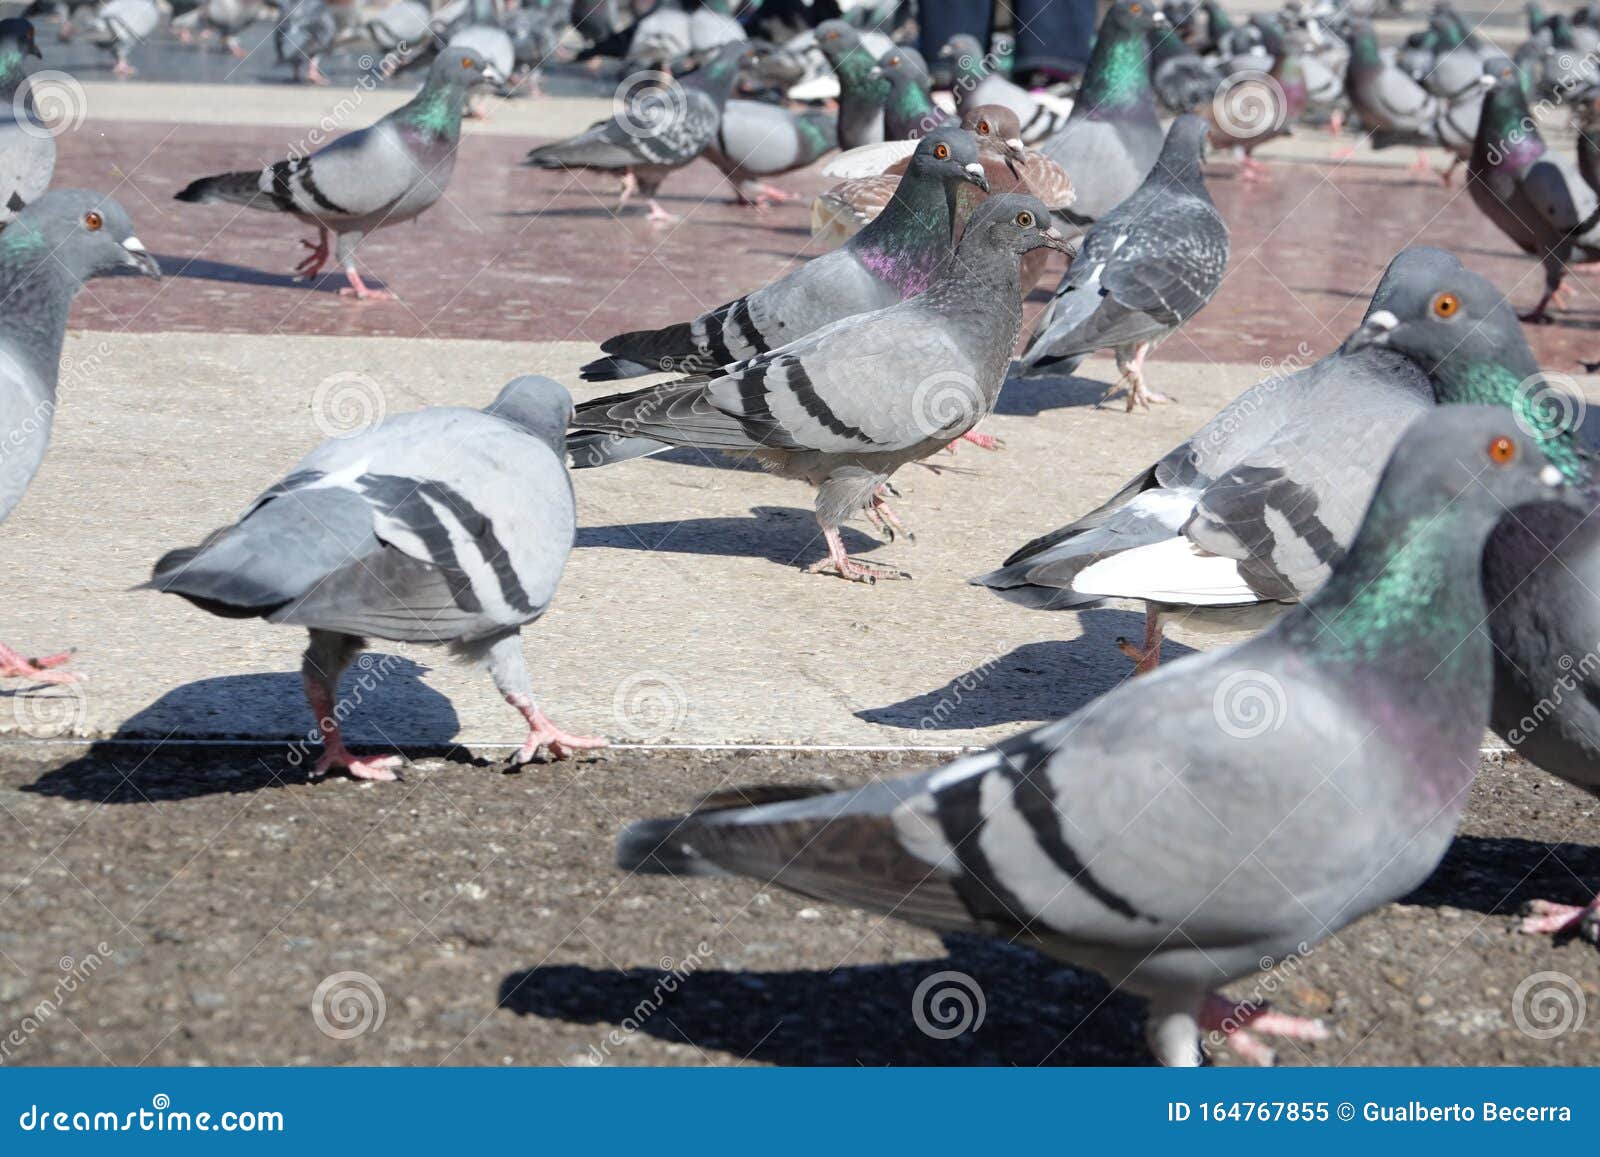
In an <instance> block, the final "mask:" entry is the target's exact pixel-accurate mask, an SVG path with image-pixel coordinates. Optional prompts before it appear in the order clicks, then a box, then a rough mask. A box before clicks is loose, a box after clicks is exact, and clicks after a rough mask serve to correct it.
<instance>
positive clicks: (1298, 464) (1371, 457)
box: [972, 246, 1512, 671]
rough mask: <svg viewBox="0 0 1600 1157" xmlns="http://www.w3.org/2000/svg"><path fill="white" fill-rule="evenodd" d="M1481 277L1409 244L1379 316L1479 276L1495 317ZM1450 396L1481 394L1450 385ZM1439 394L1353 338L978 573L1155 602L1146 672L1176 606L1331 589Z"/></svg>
mask: <svg viewBox="0 0 1600 1157" xmlns="http://www.w3.org/2000/svg"><path fill="white" fill-rule="evenodd" d="M1473 277H1474V275H1470V274H1468V273H1467V271H1466V270H1465V269H1464V268H1463V267H1462V265H1461V262H1460V261H1458V260H1457V259H1456V258H1455V256H1454V255H1453V254H1450V253H1447V252H1445V251H1444V250H1441V249H1431V248H1427V247H1425V246H1418V247H1415V248H1411V249H1407V250H1404V251H1403V252H1401V253H1400V254H1399V255H1398V256H1397V257H1396V258H1395V259H1394V260H1393V261H1391V262H1390V263H1389V268H1388V269H1387V270H1385V271H1384V274H1383V278H1382V279H1381V280H1380V281H1379V283H1378V287H1377V289H1376V291H1375V292H1374V293H1373V295H1372V301H1371V304H1370V305H1369V307H1368V310H1367V314H1366V316H1367V318H1369V319H1370V318H1372V317H1375V316H1380V315H1387V313H1388V310H1389V307H1390V306H1391V305H1394V304H1396V303H1397V302H1398V301H1399V300H1401V298H1402V296H1403V292H1404V290H1405V288H1406V287H1408V286H1412V285H1417V286H1422V287H1425V288H1427V289H1435V290H1436V289H1437V287H1440V286H1444V285H1454V286H1457V287H1461V286H1463V285H1464V282H1466V281H1468V280H1471V281H1472V286H1473V289H1474V292H1475V293H1476V294H1479V295H1482V296H1483V297H1484V299H1485V304H1484V306H1483V312H1484V313H1485V315H1487V314H1488V313H1492V312H1493V309H1492V308H1491V307H1490V306H1489V305H1488V301H1489V299H1491V298H1492V299H1496V300H1498V298H1499V295H1498V293H1497V292H1496V291H1495V290H1494V288H1493V286H1490V285H1488V284H1487V282H1483V281H1482V279H1476V280H1472V279H1473ZM1354 340H1355V339H1354V338H1352V341H1354ZM1445 398H1446V399H1448V400H1463V399H1464V398H1465V399H1474V398H1475V395H1473V394H1472V393H1471V392H1469V391H1465V390H1452V391H1447V392H1446V394H1445ZM1479 400H1481V399H1479ZM1504 400H1505V401H1506V402H1507V404H1509V403H1510V401H1511V400H1512V395H1511V394H1509V393H1508V394H1505V395H1504ZM1434 403H1435V394H1434V391H1433V388H1432V386H1431V385H1430V383H1429V380H1428V377H1427V375H1426V373H1425V372H1423V371H1422V370H1421V369H1420V368H1418V367H1417V366H1416V365H1415V364H1414V363H1413V362H1412V361H1410V359H1408V358H1406V357H1404V356H1403V355H1400V354H1398V353H1395V352H1393V351H1390V350H1386V349H1383V348H1381V347H1379V346H1376V345H1373V344H1371V343H1370V342H1369V343H1367V344H1366V345H1364V346H1363V347H1362V348H1360V349H1352V348H1349V347H1348V346H1347V347H1346V348H1343V349H1341V350H1338V351H1336V352H1334V353H1332V354H1329V355H1328V356H1327V357H1325V358H1323V359H1321V360H1320V361H1318V362H1315V363H1314V364H1312V365H1310V366H1308V367H1305V368H1303V369H1295V370H1293V371H1292V372H1289V373H1287V374H1277V375H1274V376H1272V377H1269V378H1267V379H1265V380H1264V381H1262V382H1259V383H1258V384H1256V385H1255V386H1252V387H1251V388H1250V389H1248V390H1246V391H1245V392H1244V393H1243V394H1241V395H1240V396H1239V397H1238V398H1235V399H1234V400H1233V401H1232V402H1231V403H1229V404H1228V405H1227V406H1226V407H1224V408H1223V410H1222V411H1221V412H1220V413H1218V414H1217V415H1216V416H1215V417H1213V418H1212V419H1211V420H1210V421H1209V422H1207V423H1206V424H1205V425H1204V426H1202V427H1201V428H1200V429H1199V430H1198V431H1197V432H1196V433H1195V434H1194V435H1193V436H1192V437H1190V438H1189V439H1188V440H1187V441H1186V442H1183V443H1182V444H1180V445H1179V446H1177V447H1175V448H1174V449H1173V450H1171V451H1170V452H1169V453H1167V454H1166V455H1164V456H1163V457H1162V458H1161V460H1160V461H1158V462H1156V463H1155V464H1154V465H1152V466H1150V467H1149V468H1148V469H1146V470H1143V471H1141V472H1140V473H1139V474H1138V475H1137V476H1135V477H1134V478H1133V479H1132V480H1131V481H1129V482H1128V484H1127V485H1125V486H1123V487H1122V488H1121V489H1120V490H1118V491H1117V493H1116V494H1114V495H1112V496H1111V498H1109V499H1108V500H1107V501H1106V502H1104V503H1103V504H1101V505H1100V506H1099V507H1098V508H1097V509H1095V510H1093V511H1091V512H1089V513H1088V514H1086V515H1084V516H1083V517H1081V518H1079V519H1077V520H1076V521H1074V522H1071V523H1069V524H1068V525H1066V526H1063V527H1061V528H1060V529H1058V530H1054V531H1052V532H1050V533H1049V534H1046V535H1043V536H1041V537H1039V538H1036V539H1034V540H1033V541H1032V542H1029V543H1027V544H1026V545H1024V546H1022V547H1020V548H1019V549H1017V550H1016V551H1015V552H1013V553H1012V555H1011V556H1010V557H1009V558H1007V559H1006V560H1005V562H1004V563H1003V564H1002V565H1001V567H1000V569H998V570H996V571H993V572H991V573H989V574H986V575H982V576H980V577H979V578H976V579H973V580H972V582H973V583H974V584H975V585H978V586H985V587H988V588H989V589H990V590H992V591H994V593H995V594H997V595H999V596H1000V597H1001V598H1003V599H1005V600H1007V601H1008V602H1013V603H1017V604H1019V605H1021V606H1025V607H1033V608H1038V609H1043V610H1084V609H1087V608H1089V607H1093V606H1096V605H1098V604H1100V603H1101V602H1102V601H1103V600H1104V599H1107V598H1114V599H1135V600H1141V601H1143V602H1144V603H1145V604H1146V612H1145V633H1144V640H1143V643H1142V644H1141V645H1139V646H1135V645H1134V644H1132V643H1129V642H1126V641H1124V640H1118V645H1119V647H1121V648H1122V650H1123V652H1124V653H1125V654H1127V655H1128V657H1129V658H1132V659H1134V660H1135V661H1136V662H1137V664H1138V670H1140V671H1147V670H1150V669H1151V668H1153V667H1154V666H1156V665H1157V664H1158V663H1159V662H1160V657H1161V641H1162V633H1163V623H1164V621H1165V620H1166V619H1168V618H1171V617H1178V618H1180V619H1181V620H1182V621H1183V622H1184V623H1185V624H1186V625H1187V626H1189V627H1191V628H1194V629H1198V630H1210V629H1222V630H1233V629H1238V628H1241V627H1246V628H1247V627H1255V626H1259V625H1261V624H1262V623H1264V622H1268V621H1270V620H1271V619H1272V618H1274V617H1276V616H1277V615H1278V614H1280V613H1281V612H1282V611H1283V609H1284V608H1285V607H1286V606H1288V605H1290V604H1293V603H1296V602H1299V601H1300V600H1301V599H1302V598H1303V597H1305V596H1306V595H1307V594H1309V593H1310V592H1312V591H1313V590H1315V589H1316V588H1317V587H1318V586H1320V585H1321V584H1322V582H1323V581H1324V580H1325V579H1326V578H1327V575H1328V568H1329V567H1330V566H1332V565H1333V564H1334V563H1336V562H1337V561H1338V560H1339V558H1340V557H1342V555H1343V552H1344V549H1345V547H1346V546H1347V545H1348V544H1349V542H1350V540H1351V539H1352V538H1353V537H1354V534H1355V530H1356V527H1357V526H1358V525H1359V523H1360V519H1361V514H1362V512H1363V511H1364V510H1365V508H1366V505H1367V502H1368V501H1369V500H1370V499H1371V497H1372V487H1373V485H1374V484H1375V482H1376V479H1377V477H1378V473H1379V471H1380V470H1381V469H1382V467H1383V463H1384V462H1385V461H1386V460H1387V459H1388V457H1389V454H1390V452H1391V451H1392V450H1393V449H1394V446H1395V443H1396V441H1397V440H1398V439H1399V437H1400V434H1401V432H1402V430H1403V429H1404V428H1405V427H1406V425H1407V423H1409V422H1410V421H1412V420H1413V419H1414V418H1415V417H1416V416H1417V415H1418V414H1420V413H1422V412H1424V411H1426V410H1427V409H1429V408H1430V407H1432V406H1433V405H1434Z"/></svg>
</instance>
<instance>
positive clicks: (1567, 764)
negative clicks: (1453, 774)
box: [1368, 285, 1600, 943]
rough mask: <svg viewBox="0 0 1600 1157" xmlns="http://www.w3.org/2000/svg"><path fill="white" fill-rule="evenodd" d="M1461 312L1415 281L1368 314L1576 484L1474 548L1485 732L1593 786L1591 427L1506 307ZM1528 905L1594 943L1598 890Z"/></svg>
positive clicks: (1398, 348)
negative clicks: (1575, 504)
mask: <svg viewBox="0 0 1600 1157" xmlns="http://www.w3.org/2000/svg"><path fill="white" fill-rule="evenodd" d="M1441 305H1444V306H1445V309H1444V311H1443V313H1442V314H1441V310H1440V306H1441ZM1473 314H1474V311H1473V310H1472V309H1471V307H1470V305H1469V306H1467V307H1465V308H1464V307H1463V306H1462V305H1459V304H1457V305H1452V304H1450V300H1449V298H1448V297H1444V296H1441V294H1440V293H1439V292H1438V291H1437V287H1435V286H1428V285H1419V286H1418V287H1416V289H1415V290H1413V291H1412V292H1410V293H1402V294H1398V295H1396V296H1395V299H1394V300H1393V301H1392V302H1391V303H1390V309H1389V311H1387V313H1386V316H1384V317H1382V318H1377V319H1369V322H1368V325H1369V327H1371V329H1370V339H1371V340H1372V341H1373V342H1374V343H1375V344H1376V345H1378V346H1380V347H1382V348H1385V349H1387V350H1392V351H1395V352H1398V353H1402V354H1405V355H1406V356H1407V357H1408V358H1410V359H1411V360H1412V361H1413V363H1414V364H1416V365H1417V366H1418V367H1420V368H1421V369H1422V370H1424V371H1425V372H1426V373H1427V374H1428V375H1429V377H1430V378H1431V380H1432V381H1433V383H1434V388H1435V389H1436V390H1437V391H1439V392H1440V394H1441V395H1447V394H1451V393H1454V394H1457V395H1466V396H1474V395H1477V396H1483V395H1489V396H1496V395H1498V396H1500V397H1505V396H1507V395H1509V396H1510V398H1511V399H1512V402H1511V404H1512V406H1513V408H1514V410H1515V414H1516V419H1517V422H1518V424H1519V425H1520V426H1521V427H1522V428H1523V429H1524V430H1527V431H1530V432H1532V433H1534V434H1536V435H1538V436H1539V438H1540V439H1541V444H1542V446H1543V448H1544V451H1545V453H1546V454H1547V455H1548V456H1549V457H1550V458H1551V460H1552V461H1554V462H1555V463H1556V464H1557V465H1558V466H1559V467H1560V468H1561V470H1562V472H1563V473H1564V474H1565V475H1566V476H1567V478H1568V480H1569V481H1572V482H1574V483H1577V484H1579V485H1584V486H1587V487H1588V489H1587V491H1586V497H1587V505H1586V506H1585V508H1584V509H1583V510H1582V511H1574V510H1569V509H1566V508H1563V507H1546V506H1540V507H1535V508H1532V509H1529V510H1519V511H1515V512H1514V514H1513V516H1508V517H1506V518H1505V519H1503V520H1502V521H1501V524H1500V525H1499V526H1498V527H1497V528H1496V529H1495V532H1494V534H1493V535H1491V536H1490V538H1489V544H1488V547H1487V549H1486V550H1485V552H1484V560H1483V585H1484V591H1485V595H1486V596H1487V598H1488V602H1489V608H1490V614H1489V635H1490V638H1491V639H1492V640H1493V641H1494V675H1495V680H1494V707H1493V714H1492V718H1491V724H1492V726H1493V728H1494V730H1495V731H1496V732H1497V733H1498V734H1499V735H1500V736H1501V737H1502V738H1504V739H1505V740H1506V741H1507V742H1508V743H1509V744H1510V745H1511V746H1512V747H1513V748H1514V749H1515V750H1516V751H1517V752H1518V753H1519V754H1521V755H1522V756H1524V757H1525V758H1527V759H1528V760H1530V761H1531V762H1533V763H1535V764H1537V765H1538V766H1539V767H1541V768H1543V769H1544V770H1545V771H1548V772H1550V773H1551V774H1553V775H1557V776H1559V777H1561V778H1562V779H1565V780H1567V781H1568V782H1569V783H1573V784H1576V785H1577V786H1578V787H1581V788H1584V789H1586V790H1587V791H1590V792H1593V793H1595V794H1597V795H1600V657H1597V656H1596V652H1595V646H1596V641H1597V640H1600V599H1597V598H1596V593H1595V592H1596V591H1600V516H1597V515H1596V513H1595V508H1596V507H1597V506H1600V492H1597V491H1596V490H1595V489H1594V487H1593V480H1594V459H1593V456H1592V454H1591V453H1589V452H1588V450H1589V448H1587V447H1585V446H1584V445H1583V444H1582V443H1581V441H1580V435H1583V434H1587V435H1589V436H1590V437H1592V436H1593V435H1594V433H1595V431H1594V430H1593V429H1587V428H1586V429H1583V430H1574V429H1573V427H1574V426H1575V425H1576V423H1577V422H1578V421H1579V420H1581V417H1582V414H1583V411H1584V405H1583V400H1582V398H1581V397H1577V396H1574V395H1569V394H1567V393H1565V392H1563V389H1562V388H1561V387H1560V385H1559V384H1557V383H1554V382H1552V381H1550V380H1549V379H1547V378H1545V377H1544V376H1543V375H1542V374H1541V373H1540V371H1539V368H1538V366H1537V364H1536V363H1535V362H1534V359H1533V353H1532V351H1531V350H1530V349H1529V348H1528V343H1527V340H1526V339H1525V337H1524V336H1523V333H1522V330H1521V327H1520V326H1519V325H1518V324H1517V319H1516V317H1515V316H1514V315H1513V314H1512V312H1511V311H1510V309H1508V308H1504V307H1502V308H1501V309H1499V310H1496V311H1493V312H1492V313H1490V314H1488V315H1487V316H1485V317H1482V318H1481V319H1477V318H1475V317H1474V316H1473ZM1374 321H1376V325H1374V324H1373V323H1374ZM1532 909H1533V911H1532V914H1531V915H1530V917H1529V918H1528V920H1527V921H1526V922H1525V924H1524V928H1525V929H1526V930H1527V931H1529V932H1563V931H1568V930H1571V931H1576V932H1579V933H1580V934H1582V935H1584V936H1586V937H1587V938H1589V939H1590V940H1593V941H1596V942H1597V943H1600V897H1597V898H1596V900H1595V901H1594V902H1592V903H1590V904H1589V905H1587V906H1582V907H1580V906H1574V905H1565V904H1552V903H1549V902H1546V901H1535V902H1534V904H1533V905H1532Z"/></svg>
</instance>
